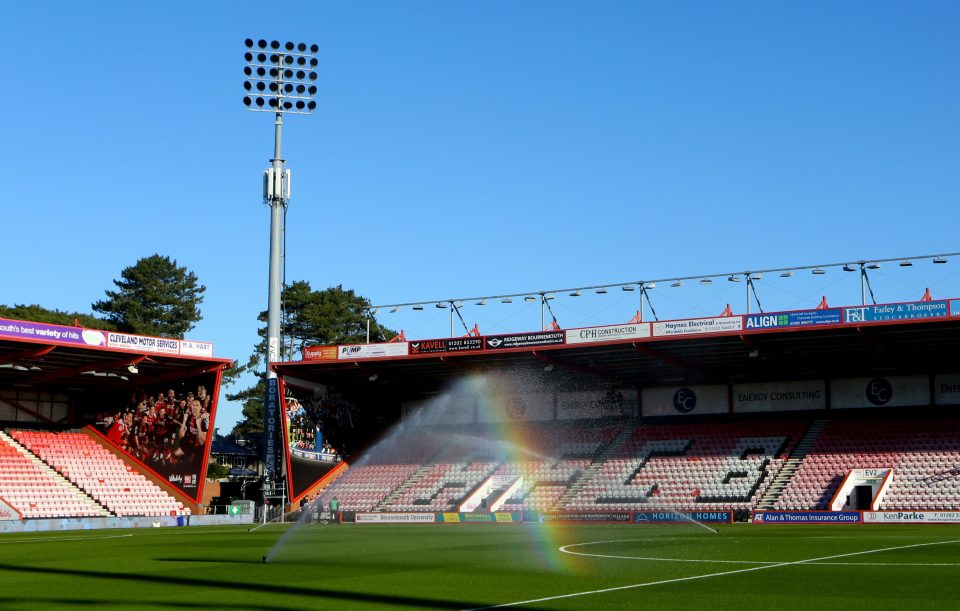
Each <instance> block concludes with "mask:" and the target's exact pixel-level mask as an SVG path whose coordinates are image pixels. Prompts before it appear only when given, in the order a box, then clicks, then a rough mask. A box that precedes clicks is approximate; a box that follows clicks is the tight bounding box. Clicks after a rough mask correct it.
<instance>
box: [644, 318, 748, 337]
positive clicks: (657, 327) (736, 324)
mask: <svg viewBox="0 0 960 611" xmlns="http://www.w3.org/2000/svg"><path fill="white" fill-rule="evenodd" d="M742 330H743V317H742V316H717V317H713V318H689V319H687V320H665V321H661V322H655V323H653V336H654V337H669V336H672V335H693V334H698V333H726V332H730V331H742Z"/></svg>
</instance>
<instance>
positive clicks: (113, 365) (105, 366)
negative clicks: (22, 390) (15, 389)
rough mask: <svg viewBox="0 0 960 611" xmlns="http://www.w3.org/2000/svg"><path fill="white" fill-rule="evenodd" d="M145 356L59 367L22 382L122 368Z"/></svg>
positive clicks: (139, 355)
mask: <svg viewBox="0 0 960 611" xmlns="http://www.w3.org/2000/svg"><path fill="white" fill-rule="evenodd" d="M146 358H147V355H145V354H138V355H130V356H126V357H124V358H122V359H117V360H115V361H106V362H103V363H90V364H89V365H82V366H80V367H72V368H70V369H60V370H59V371H51V372H49V373H42V374H40V375H37V376H34V377H32V378H28V379H26V380H24V381H23V382H22V383H23V384H30V385H36V384H43V383H46V382H53V381H54V380H61V379H63V378H71V377H73V376H76V375H79V374H81V373H83V372H84V371H108V370H110V369H122V368H124V367H129V366H130V365H136V364H137V363H139V362H140V361H143V360H144V359H146Z"/></svg>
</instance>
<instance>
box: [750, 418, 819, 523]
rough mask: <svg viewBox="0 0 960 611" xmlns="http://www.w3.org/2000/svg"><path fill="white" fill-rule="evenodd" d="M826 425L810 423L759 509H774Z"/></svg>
mask: <svg viewBox="0 0 960 611" xmlns="http://www.w3.org/2000/svg"><path fill="white" fill-rule="evenodd" d="M826 425H827V421H826V420H814V421H813V422H811V423H810V426H809V427H808V428H807V431H806V432H805V433H804V434H803V437H801V438H800V441H798V442H797V445H796V447H794V448H793V452H791V453H790V457H789V458H788V459H787V462H785V463H784V464H783V468H781V469H780V472H779V473H777V476H776V477H775V478H773V481H772V482H770V487H769V488H767V491H766V492H765V493H764V494H763V498H761V499H760V501H759V502H757V509H759V510H764V509H773V506H774V503H776V502H777V499H779V498H780V495H781V494H783V491H784V490H786V488H787V486H788V485H789V484H790V480H791V479H793V476H794V475H795V474H796V472H797V470H798V469H799V468H800V465H801V464H802V463H803V459H804V458H806V457H807V453H808V452H809V451H810V448H812V447H813V444H814V443H816V441H817V439H819V437H820V433H822V432H823V428H824V427H825V426H826Z"/></svg>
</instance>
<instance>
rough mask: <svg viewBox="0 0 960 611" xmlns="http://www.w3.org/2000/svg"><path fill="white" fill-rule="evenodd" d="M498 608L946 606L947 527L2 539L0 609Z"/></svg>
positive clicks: (580, 528)
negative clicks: (266, 560)
mask: <svg viewBox="0 0 960 611" xmlns="http://www.w3.org/2000/svg"><path fill="white" fill-rule="evenodd" d="M278 542H279V545H277V544H278ZM561 548H563V550H564V551H562V550H561ZM266 554H269V558H268V560H269V561H268V562H267V563H264V562H263V561H262V558H263V556H264V555H266ZM524 601H536V602H524ZM511 603H517V604H516V605H515V607H516V608H522V609H691V610H692V609H697V610H700V609H702V610H712V609H817V610H819V611H823V610H824V609H844V610H850V609H871V610H873V609H957V608H960V527H955V526H954V527H950V526H888V525H884V526H821V525H817V526H812V525H804V526H755V525H746V524H744V525H727V526H723V527H721V528H720V534H718V535H715V534H712V533H709V532H707V531H705V530H703V529H701V528H698V527H696V526H663V527H660V526H614V525H576V526H569V525H568V526H559V525H554V526H550V527H545V526H539V525H497V524H484V525H479V524H478V525H423V526H421V525H326V526H316V525H311V526H298V527H294V528H289V527H284V526H267V527H264V528H261V529H259V530H256V531H254V532H247V528H237V527H218V528H199V527H195V528H179V529H139V530H124V531H120V530H101V531H73V532H61V533H39V534H35V533H30V534H17V535H2V536H0V608H3V609H38V608H63V607H67V606H78V607H79V606H82V607H87V608H91V609H97V608H105V607H106V608H130V609H148V608H173V609H289V610H291V611H294V610H296V611H303V610H305V609H384V608H410V609H441V608H444V609H473V608H483V607H488V606H493V605H507V604H511Z"/></svg>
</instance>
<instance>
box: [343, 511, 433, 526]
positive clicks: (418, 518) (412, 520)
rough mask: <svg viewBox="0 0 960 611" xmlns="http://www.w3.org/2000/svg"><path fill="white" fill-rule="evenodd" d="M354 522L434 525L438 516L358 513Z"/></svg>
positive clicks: (428, 514)
mask: <svg viewBox="0 0 960 611" xmlns="http://www.w3.org/2000/svg"><path fill="white" fill-rule="evenodd" d="M353 520H354V522H356V523H357V524H433V523H434V522H436V516H434V514H432V513H357V514H355V515H354V518H353Z"/></svg>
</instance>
